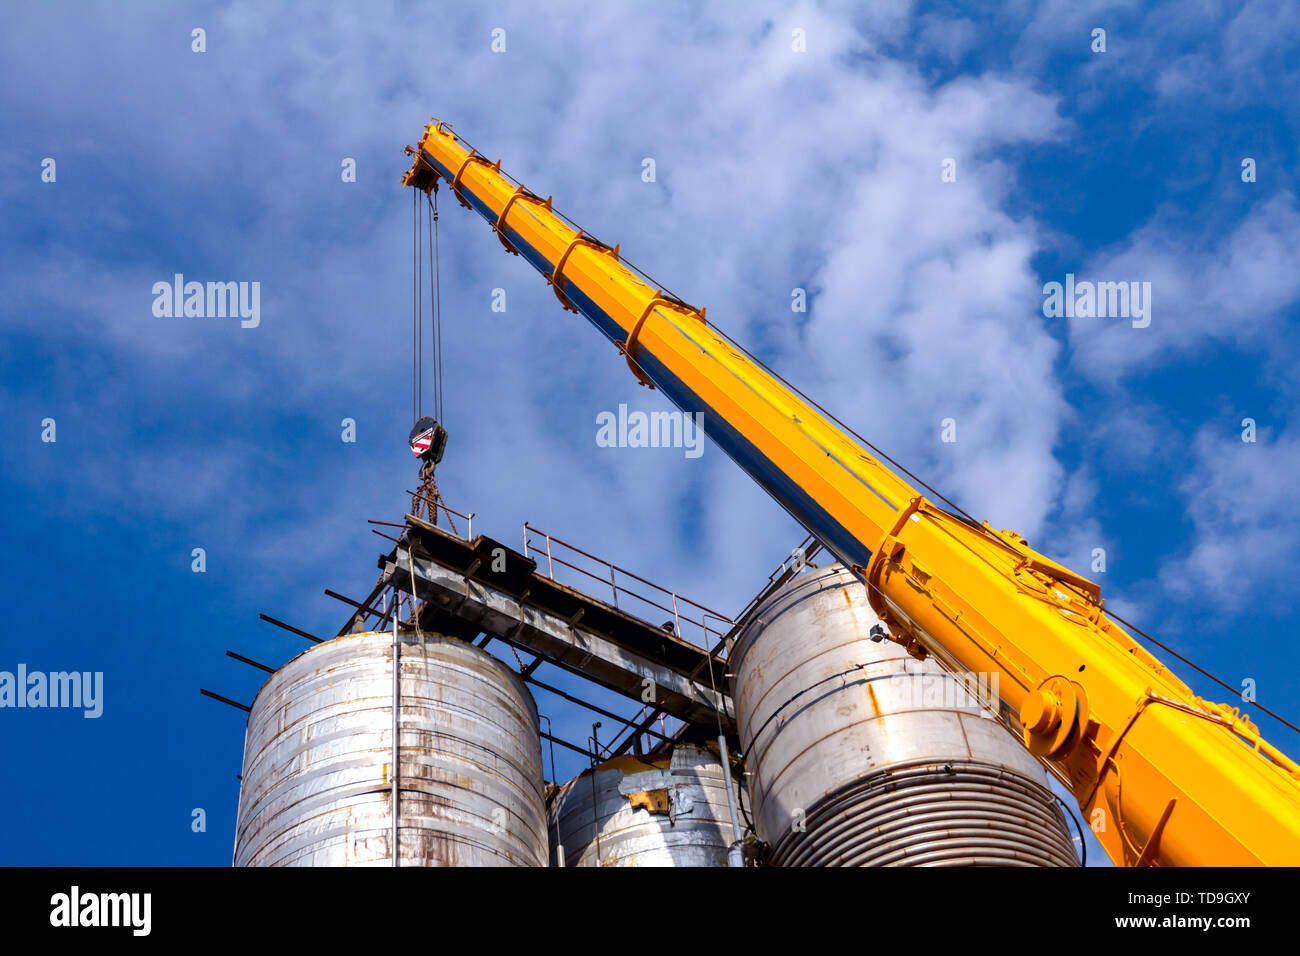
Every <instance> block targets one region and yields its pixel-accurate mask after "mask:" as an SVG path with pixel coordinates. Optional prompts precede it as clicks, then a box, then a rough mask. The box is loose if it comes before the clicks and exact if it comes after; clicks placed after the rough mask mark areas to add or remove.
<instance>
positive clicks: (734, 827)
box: [718, 734, 745, 866]
mask: <svg viewBox="0 0 1300 956" xmlns="http://www.w3.org/2000/svg"><path fill="white" fill-rule="evenodd" d="M718 750H719V751H721V753H722V780H723V783H725V784H726V787H727V809H728V810H730V811H731V832H732V835H733V836H735V838H736V839H735V840H734V841H733V842H732V844H731V848H730V849H728V850H727V866H744V865H745V834H744V833H743V832H742V831H741V829H740V817H739V816H737V815H736V795H735V793H734V792H733V791H732V789H731V758H730V757H728V756H727V737H726V735H725V734H719V735H718Z"/></svg>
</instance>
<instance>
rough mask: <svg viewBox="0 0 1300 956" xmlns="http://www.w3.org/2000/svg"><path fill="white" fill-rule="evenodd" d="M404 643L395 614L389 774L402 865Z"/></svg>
mask: <svg viewBox="0 0 1300 956" xmlns="http://www.w3.org/2000/svg"><path fill="white" fill-rule="evenodd" d="M401 657H402V643H401V641H400V640H399V639H398V636H397V615H396V614H394V615H393V770H392V773H391V774H390V775H389V782H390V783H391V784H392V786H393V800H392V803H393V836H392V841H391V842H392V844H393V866H401V863H399V862H398V845H397V819H398V816H399V806H398V801H399V800H400V799H401V798H400V796H399V793H400V791H399V789H398V781H399V778H400V777H401V774H402V771H401V763H400V760H401V755H400V747H399V742H398V736H399V734H400V732H401V706H402V664H401Z"/></svg>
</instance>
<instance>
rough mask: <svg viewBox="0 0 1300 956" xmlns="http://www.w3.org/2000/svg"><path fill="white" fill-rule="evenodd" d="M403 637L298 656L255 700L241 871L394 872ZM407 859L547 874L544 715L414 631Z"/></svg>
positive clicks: (401, 839)
mask: <svg viewBox="0 0 1300 956" xmlns="http://www.w3.org/2000/svg"><path fill="white" fill-rule="evenodd" d="M392 640H393V637H392V634H391V633H363V634H349V635H345V636H342V637H338V638H335V639H334V640H332V641H327V642H325V643H324V644H319V645H317V646H315V647H313V648H311V649H310V650H308V651H306V652H304V653H302V654H300V655H298V656H297V657H295V658H294V659H293V660H292V661H290V662H289V663H288V664H286V665H285V666H284V667H282V668H280V670H278V671H276V672H275V674H274V675H272V677H271V678H270V679H269V680H268V681H267V682H266V684H265V685H264V686H263V687H262V689H261V691H260V692H259V693H258V695H257V698H256V700H255V701H254V702H253V709H252V712H251V713H250V714H249V720H248V730H247V733H246V736H245V743H244V771H243V787H242V789H241V792H240V798H239V819H238V823H237V828H236V845H235V864H236V865H237V866H391V865H392V847H391V845H390V843H391V834H390V827H391V824H392V795H391V778H390V773H391V767H392V677H393V672H392ZM402 641H403V644H402V649H401V652H402V656H401V670H400V675H401V700H400V706H399V714H400V717H401V731H400V734H399V744H400V750H399V753H400V761H401V766H400V776H399V785H400V795H399V801H398V803H399V810H400V818H399V833H398V847H399V857H400V859H399V862H400V864H401V865H402V866H512V865H513V866H545V865H546V852H547V843H546V815H545V802H544V798H543V795H542V754H541V741H540V738H539V737H538V724H537V708H536V705H535V704H534V703H533V699H532V695H531V694H529V692H528V690H527V688H526V687H525V686H524V684H523V682H522V681H521V680H520V679H519V677H518V675H516V674H514V673H513V672H511V671H510V670H509V669H508V668H507V667H506V666H505V665H504V664H502V663H501V662H500V661H498V660H497V659H496V658H494V657H492V656H491V655H489V654H487V653H485V652H484V651H481V650H479V649H478V648H476V647H474V646H472V645H470V644H466V643H464V642H462V641H458V640H454V639H452V638H446V637H441V636H437V635H425V637H424V640H423V641H420V639H418V638H417V637H415V636H414V635H403V636H402Z"/></svg>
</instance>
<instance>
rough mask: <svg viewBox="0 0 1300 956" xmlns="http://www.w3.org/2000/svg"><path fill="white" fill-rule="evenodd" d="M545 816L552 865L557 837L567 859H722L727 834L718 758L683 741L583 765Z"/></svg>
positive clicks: (640, 862) (695, 862)
mask: <svg viewBox="0 0 1300 956" xmlns="http://www.w3.org/2000/svg"><path fill="white" fill-rule="evenodd" d="M734 785H735V784H734V780H733V786H734ZM550 818H551V843H552V857H551V858H552V862H553V865H558V863H557V862H556V861H558V859H559V854H558V853H557V852H555V845H556V843H557V841H558V843H559V844H560V845H562V846H563V847H564V865H565V866H726V865H727V848H728V847H729V846H730V845H731V843H732V840H733V836H732V828H731V816H730V811H729V809H728V805H727V790H726V783H725V779H724V777H723V772H722V764H721V763H720V762H719V760H718V757H717V755H716V754H713V753H711V752H709V751H708V750H704V749H701V748H697V747H693V746H689V745H679V746H678V747H677V748H675V749H674V751H673V754H672V756H671V758H669V757H667V756H653V757H652V756H646V757H635V756H630V755H629V756H622V757H615V758H614V759H613V760H609V761H606V762H605V763H603V764H601V765H599V766H598V767H597V768H596V769H595V770H594V771H591V770H587V771H584V772H583V773H582V774H580V775H579V776H577V777H575V778H574V779H572V780H570V781H569V782H568V783H567V784H565V785H564V787H563V788H561V790H560V792H559V793H558V794H557V795H556V796H555V797H554V799H553V800H552V801H551V811H550ZM597 829H599V840H597ZM597 843H599V849H598V848H597Z"/></svg>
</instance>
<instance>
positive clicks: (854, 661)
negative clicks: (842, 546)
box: [730, 565, 1078, 866]
mask: <svg viewBox="0 0 1300 956" xmlns="http://www.w3.org/2000/svg"><path fill="white" fill-rule="evenodd" d="M877 623H878V618H877V617H876V615H875V613H874V612H873V611H872V610H871V606H870V605H869V604H868V602H867V597H866V589H865V586H864V585H863V584H862V582H861V581H859V580H858V579H857V578H856V577H854V576H853V575H852V574H850V573H849V572H848V571H847V570H845V569H844V568H843V567H842V566H840V565H833V566H831V567H828V568H823V569H820V570H815V571H809V572H807V573H805V574H804V575H803V576H801V577H799V578H795V579H794V580H792V581H791V582H789V583H788V584H787V585H786V586H785V587H784V588H782V589H781V590H780V591H778V592H777V593H776V594H774V595H772V596H771V597H770V598H769V599H768V600H767V601H765V602H764V603H763V605H762V606H761V607H760V608H759V609H758V610H757V611H756V612H755V614H754V616H753V617H752V618H751V620H750V622H749V624H748V625H747V626H746V628H745V630H744V631H743V632H742V634H741V636H740V638H739V639H738V641H737V642H736V645H735V648H734V649H733V651H732V653H731V658H730V660H731V671H732V674H733V678H732V681H733V683H732V693H733V700H734V701H735V705H736V712H737V719H738V721H739V725H740V740H741V746H742V748H743V752H744V755H745V765H746V769H747V774H748V776H747V778H746V782H747V784H748V786H749V790H750V794H751V797H752V800H753V814H754V820H755V827H756V829H757V831H758V835H759V837H760V838H761V839H763V840H764V841H766V842H767V843H768V844H770V846H771V847H772V862H773V863H775V864H776V865H778V866H963V865H966V866H969V865H986V864H987V865H1010V866H1077V865H1078V858H1077V856H1076V853H1075V850H1074V844H1073V841H1072V839H1071V836H1070V832H1069V829H1068V825H1067V823H1066V820H1065V817H1064V815H1063V814H1062V812H1061V810H1060V808H1059V806H1058V804H1057V801H1056V799H1055V797H1053V795H1052V793H1051V791H1050V790H1049V789H1048V784H1047V775H1046V772H1045V771H1044V770H1043V768H1042V767H1041V766H1040V765H1039V764H1038V762H1037V761H1036V760H1035V759H1034V758H1033V757H1032V756H1031V755H1030V754H1029V752H1028V751H1027V750H1025V748H1024V746H1023V745H1022V744H1021V742H1020V741H1019V740H1017V739H1016V738H1015V737H1014V736H1012V734H1011V733H1010V732H1009V731H1008V730H1007V728H1006V727H1005V726H1004V725H1003V724H1002V723H1001V722H1000V721H998V720H996V719H995V718H994V716H993V713H992V711H990V710H988V709H986V708H985V707H983V706H980V703H979V701H978V699H977V698H975V697H974V696H973V695H969V694H963V693H962V692H961V689H960V685H959V684H958V682H957V681H956V679H955V678H954V677H953V676H952V675H950V674H947V673H946V672H945V671H943V670H942V669H941V668H940V667H939V666H938V665H937V664H936V663H934V662H933V661H925V662H920V661H916V660H915V659H913V658H911V657H910V656H908V654H907V653H906V651H904V650H903V649H902V648H901V647H899V646H898V645H897V644H895V643H893V642H892V641H888V640H886V641H883V642H881V643H876V642H873V641H872V640H871V639H870V637H869V633H870V630H871V628H872V626H873V625H875V624H877Z"/></svg>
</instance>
